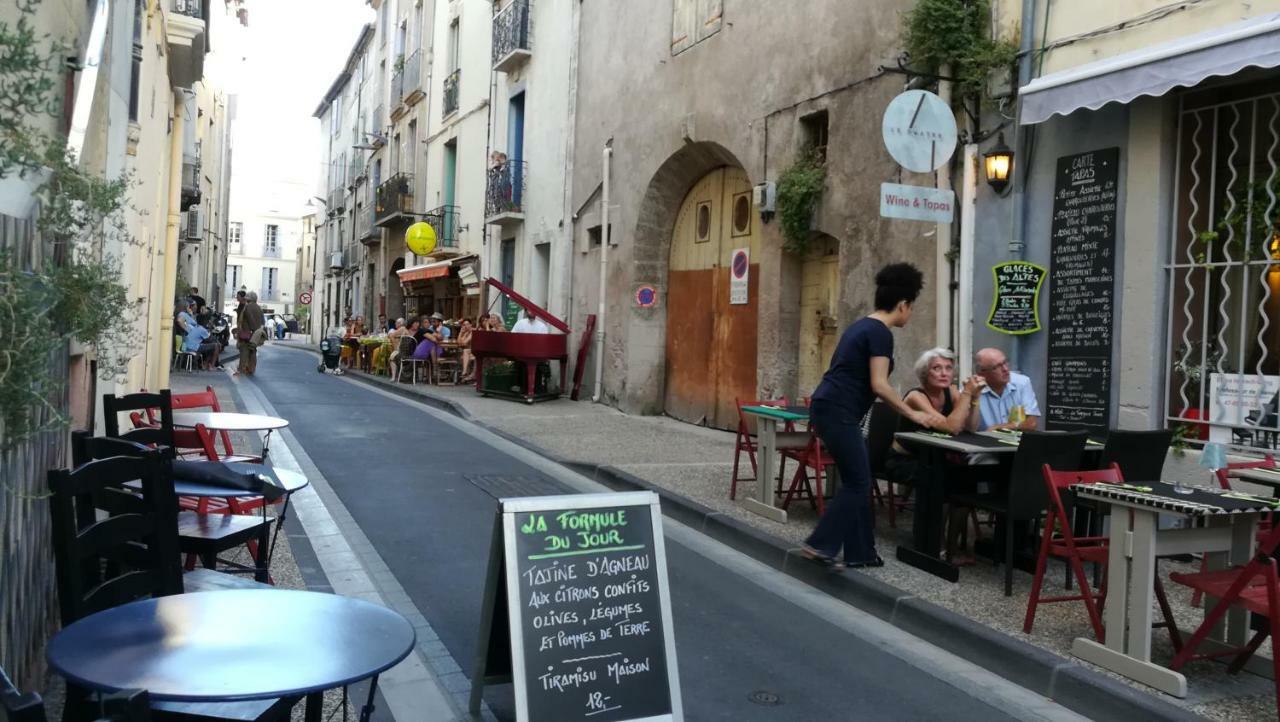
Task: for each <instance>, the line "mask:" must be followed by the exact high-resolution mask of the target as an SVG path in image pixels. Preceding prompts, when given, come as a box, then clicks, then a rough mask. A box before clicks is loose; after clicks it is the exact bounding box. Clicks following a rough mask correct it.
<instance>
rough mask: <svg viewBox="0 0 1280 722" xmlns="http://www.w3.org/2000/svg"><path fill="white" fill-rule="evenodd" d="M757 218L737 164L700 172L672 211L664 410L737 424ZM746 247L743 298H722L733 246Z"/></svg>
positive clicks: (746, 367) (746, 382)
mask: <svg viewBox="0 0 1280 722" xmlns="http://www.w3.org/2000/svg"><path fill="white" fill-rule="evenodd" d="M758 223H759V221H758V219H757V218H756V214H755V209H754V208H753V207H752V202H751V184H750V182H749V181H748V179H747V174H746V172H744V171H743V170H742V169H740V168H731V167H724V168H720V169H717V170H714V171H712V172H711V173H708V174H707V175H706V176H704V177H703V178H702V179H701V180H699V181H698V182H697V183H695V184H694V186H693V188H692V189H690V191H689V193H688V195H687V196H685V199H684V202H683V203H682V204H681V207H680V212H679V214H678V215H677V217H676V223H675V229H674V231H673V234H672V239H671V263H670V271H669V274H668V277H667V343H666V352H667V353H666V366H667V368H666V380H667V383H666V399H665V405H666V410H667V413H668V414H670V415H671V416H674V417H675V418H677V419H681V420H683V421H688V422H691V423H705V424H706V425H708V426H714V427H717V428H721V429H730V428H735V427H736V426H737V409H736V408H735V399H750V398H754V397H755V394H756V320H757V318H758V315H759V314H758V309H759V291H758V289H757V287H758V284H759V279H758V278H757V276H758V273H757V266H756V259H757V257H758V255H759V240H758V238H757V234H758V228H757V224H758ZM739 248H746V249H749V251H750V258H751V263H750V264H749V267H748V283H747V302H746V303H744V304H734V303H731V302H730V288H731V283H730V270H731V269H730V266H731V264H732V257H733V252H734V250H735V249H739Z"/></svg>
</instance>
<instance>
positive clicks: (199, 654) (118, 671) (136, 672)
mask: <svg viewBox="0 0 1280 722" xmlns="http://www.w3.org/2000/svg"><path fill="white" fill-rule="evenodd" d="M228 630H237V631H236V633H234V634H229V633H228ZM415 641H416V635H415V633H414V630H413V625H411V624H409V621H408V620H406V619H405V618H404V617H402V616H400V615H399V614H397V613H396V612H394V611H392V610H390V609H387V608H385V607H380V606H378V605H376V604H372V603H370V602H366V601H364V600H361V599H352V598H350V597H341V596H338V595H336V594H323V593H320V592H304V591H296V590H284V589H237V590H229V591H216V592H193V593H190V594H174V595H171V596H167V597H156V598H152V599H141V600H138V601H135V602H130V603H128V604H123V605H120V606H118V607H112V608H110V609H107V610H105V611H101V612H98V613H96V614H91V615H89V616H87V617H84V618H83V619H80V620H78V621H76V622H74V623H72V624H70V625H68V626H67V627H65V628H64V629H62V631H60V632H58V633H57V634H55V635H54V636H53V639H52V640H50V642H49V646H48V649H47V652H46V653H47V655H48V659H49V666H51V667H53V669H54V670H56V671H57V672H58V673H59V674H61V675H62V676H63V677H65V678H67V679H68V680H70V681H71V682H75V683H77V684H80V685H82V686H84V687H86V688H88V689H90V690H94V691H97V692H115V691H117V690H121V689H145V690H147V692H149V693H150V695H151V698H152V699H154V700H168V701H174V702H239V701H248V700H260V699H274V698H277V697H293V696H304V695H305V696H306V700H307V702H306V720H307V722H320V717H321V697H322V694H323V692H324V690H327V689H336V688H338V687H345V686H347V685H349V684H353V683H355V682H359V681H361V680H365V679H370V678H372V680H373V682H372V684H371V685H370V686H369V698H368V701H367V702H366V703H365V706H364V708H363V709H362V710H361V713H360V719H361V720H362V721H364V722H367V720H368V719H369V716H370V715H371V714H372V712H373V699H374V693H375V692H376V691H377V687H378V675H379V674H381V673H382V672H384V671H385V670H387V669H390V668H391V667H392V666H394V665H395V664H396V663H398V662H399V661H400V660H402V659H404V658H405V657H406V656H408V654H409V652H410V651H412V650H413V646H414V643H415Z"/></svg>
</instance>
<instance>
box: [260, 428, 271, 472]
mask: <svg viewBox="0 0 1280 722" xmlns="http://www.w3.org/2000/svg"><path fill="white" fill-rule="evenodd" d="M270 447H271V429H267V435H266V436H264V437H262V463H264V464H265V463H267V451H268V450H269V449H270Z"/></svg>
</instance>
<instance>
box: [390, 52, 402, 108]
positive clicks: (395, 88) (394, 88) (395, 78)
mask: <svg viewBox="0 0 1280 722" xmlns="http://www.w3.org/2000/svg"><path fill="white" fill-rule="evenodd" d="M400 57H401V58H403V57H404V56H403V55H402V56H400ZM397 64H399V63H397ZM403 90H404V67H403V65H402V64H401V67H400V68H398V69H396V70H395V71H394V72H392V73H391V119H392V120H395V119H396V118H398V117H399V115H400V113H403V112H404V108H403V107H401V106H402V105H404V104H403V103H402V102H401V100H400V99H401V98H402V97H404V96H403V93H402V91H403Z"/></svg>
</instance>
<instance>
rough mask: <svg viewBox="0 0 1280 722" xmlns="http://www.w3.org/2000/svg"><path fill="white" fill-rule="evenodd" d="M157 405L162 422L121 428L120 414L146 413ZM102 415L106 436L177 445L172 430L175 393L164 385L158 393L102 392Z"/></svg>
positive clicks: (165, 445)
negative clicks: (152, 425) (173, 394)
mask: <svg viewBox="0 0 1280 722" xmlns="http://www.w3.org/2000/svg"><path fill="white" fill-rule="evenodd" d="M156 409H158V410H159V411H160V419H159V421H160V423H159V424H158V425H156V426H155V427H142V428H137V429H127V430H125V431H123V432H122V431H121V430H120V414H122V413H128V412H130V411H140V412H143V413H144V414H145V413H146V412H147V411H149V410H151V411H154V410H156ZM102 416H103V430H104V431H105V432H106V433H105V434H104V436H109V437H111V438H113V439H127V440H129V441H136V442H138V443H140V444H149V445H154V446H157V447H167V448H169V449H173V448H175V447H176V444H175V443H174V433H173V397H172V396H171V394H170V393H169V389H161V390H160V391H158V392H156V393H147V392H141V393H136V394H126V395H125V396H116V395H115V394H103V395H102Z"/></svg>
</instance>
